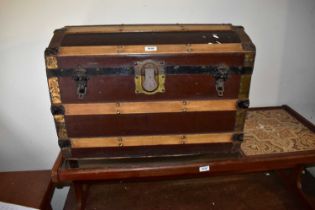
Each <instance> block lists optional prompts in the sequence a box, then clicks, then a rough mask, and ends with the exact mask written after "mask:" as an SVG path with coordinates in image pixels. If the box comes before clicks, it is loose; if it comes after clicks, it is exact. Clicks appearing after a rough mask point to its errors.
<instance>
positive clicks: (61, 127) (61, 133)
mask: <svg viewBox="0 0 315 210" xmlns="http://www.w3.org/2000/svg"><path fill="white" fill-rule="evenodd" d="M54 119H55V124H56V129H57V135H58V138H59V139H68V133H67V129H66V124H65V116H64V115H54Z"/></svg>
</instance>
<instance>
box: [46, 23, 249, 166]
mask: <svg viewBox="0 0 315 210" xmlns="http://www.w3.org/2000/svg"><path fill="white" fill-rule="evenodd" d="M254 57H255V46H254V44H253V43H252V42H251V40H250V38H249V37H248V36H247V35H246V33H245V32H244V29H243V27H241V26H233V25H231V24H211V25H209V24H174V25H108V26H69V27H64V28H62V29H58V30H56V31H55V32H54V36H53V38H52V40H51V42H50V44H49V47H48V48H47V49H46V51H45V60H46V68H47V78H48V85H49V91H50V97H51V103H52V106H51V112H52V114H53V116H54V119H55V124H56V129H57V134H58V139H59V140H58V142H59V146H60V147H61V150H62V152H63V155H64V157H65V158H66V159H69V160H77V159H81V158H123V157H162V156H163V157H165V156H166V157H167V156H187V155H202V154H213V155H219V156H220V155H234V154H237V153H238V152H239V147H240V143H241V141H242V138H243V134H242V132H243V125H244V120H245V115H246V108H248V106H249V100H248V94H249V87H250V79H251V74H252V71H253V65H254Z"/></svg>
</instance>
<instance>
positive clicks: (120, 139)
mask: <svg viewBox="0 0 315 210" xmlns="http://www.w3.org/2000/svg"><path fill="white" fill-rule="evenodd" d="M118 146H120V147H122V146H124V145H123V139H122V138H121V137H118Z"/></svg>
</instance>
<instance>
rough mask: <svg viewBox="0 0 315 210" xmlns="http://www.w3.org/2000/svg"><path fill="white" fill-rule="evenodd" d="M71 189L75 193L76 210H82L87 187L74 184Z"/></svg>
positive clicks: (78, 183) (77, 183) (80, 183)
mask: <svg viewBox="0 0 315 210" xmlns="http://www.w3.org/2000/svg"><path fill="white" fill-rule="evenodd" d="M73 187H74V191H75V197H76V203H77V210H84V209H85V202H86V197H87V191H88V189H87V185H86V184H84V183H82V182H74V183H73Z"/></svg>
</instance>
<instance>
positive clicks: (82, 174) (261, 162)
mask: <svg viewBox="0 0 315 210" xmlns="http://www.w3.org/2000/svg"><path fill="white" fill-rule="evenodd" d="M310 164H315V153H312V154H303V155H288V156H283V157H264V158H262V157H256V158H255V157H250V158H239V159H233V160H225V161H224V160H221V161H211V160H204V161H201V162H198V163H180V164H174V163H168V164H165V165H163V166H162V165H160V166H159V167H154V166H152V167H148V166H146V167H143V168H142V167H133V168H94V169H84V170H82V169H63V170H61V171H60V174H59V178H60V180H61V181H66V180H72V181H75V180H76V181H79V180H80V181H83V180H89V181H93V180H120V179H130V180H137V179H155V178H159V179H163V178H180V177H192V176H193V177H202V176H217V175H232V174H242V173H254V172H261V171H270V170H278V169H288V168H294V167H297V166H298V165H310ZM202 166H209V167H210V171H208V172H202V173H201V172H199V167H202Z"/></svg>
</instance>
